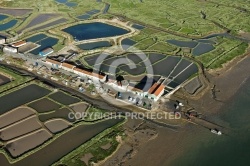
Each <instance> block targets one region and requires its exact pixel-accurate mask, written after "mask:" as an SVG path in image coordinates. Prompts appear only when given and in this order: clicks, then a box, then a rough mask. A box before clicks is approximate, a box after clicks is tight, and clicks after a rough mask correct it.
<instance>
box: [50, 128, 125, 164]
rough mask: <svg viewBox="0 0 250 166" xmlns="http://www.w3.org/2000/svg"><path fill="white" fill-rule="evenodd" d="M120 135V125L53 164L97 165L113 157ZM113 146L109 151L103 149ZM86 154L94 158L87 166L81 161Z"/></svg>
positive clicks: (121, 133) (121, 132)
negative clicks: (117, 138) (103, 147)
mask: <svg viewBox="0 0 250 166" xmlns="http://www.w3.org/2000/svg"><path fill="white" fill-rule="evenodd" d="M118 135H120V136H121V135H123V131H122V128H121V127H120V126H119V124H118V125H117V126H115V127H113V128H112V129H108V130H106V131H104V132H103V133H101V134H99V135H97V136H96V137H95V138H93V139H92V140H91V141H89V142H87V143H85V144H83V145H81V146H80V147H79V148H77V149H76V150H74V151H72V152H71V153H69V154H68V155H66V156H65V157H63V158H62V159H61V160H60V161H58V162H57V163H55V164H53V165H54V166H57V165H79V166H80V165H83V166H87V165H89V164H90V162H95V163H97V162H98V161H101V160H103V159H105V158H106V157H107V156H109V155H111V154H112V153H113V152H114V151H115V150H116V148H117V146H118V144H119V143H118V142H117V140H116V137H117V136H118ZM109 143H110V145H111V147H110V148H109V149H107V150H105V149H102V148H101V146H104V145H106V144H109ZM85 154H91V155H93V157H92V158H91V159H90V160H89V163H88V164H85V163H84V162H83V161H82V160H81V159H82V157H83V156H84V155H85Z"/></svg>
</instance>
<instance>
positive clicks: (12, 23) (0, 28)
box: [0, 20, 17, 31]
mask: <svg viewBox="0 0 250 166" xmlns="http://www.w3.org/2000/svg"><path fill="white" fill-rule="evenodd" d="M16 23H17V20H11V21H9V22H7V23H5V24H1V25H0V31H5V30H7V29H10V28H12V27H14V26H15V25H16Z"/></svg>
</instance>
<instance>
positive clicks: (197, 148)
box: [170, 79, 250, 166]
mask: <svg viewBox="0 0 250 166" xmlns="http://www.w3.org/2000/svg"><path fill="white" fill-rule="evenodd" d="M221 112H222V113H220V114H219V115H218V119H220V121H221V122H223V123H224V124H227V126H228V127H226V128H224V129H222V132H223V131H224V132H226V134H225V135H222V136H217V135H213V134H210V135H211V136H208V137H204V136H205V135H206V136H207V133H201V134H199V135H197V136H195V135H194V138H193V139H194V140H195V142H196V143H192V144H193V146H192V147H190V148H188V149H185V151H184V153H183V155H181V156H180V157H178V158H177V159H176V160H174V161H173V163H171V164H170V165H173V166H175V165H176V166H181V165H192V166H196V165H197V166H199V165H202V166H217V165H218V166H224V165H226V166H236V165H237V166H248V165H249V164H250V121H249V118H250V79H248V80H247V81H246V82H245V83H244V85H243V86H242V87H241V88H240V90H239V91H238V92H237V93H236V94H235V95H234V96H233V97H232V98H231V99H230V100H229V101H227V102H226V104H225V106H224V107H223V108H222V110H221Z"/></svg>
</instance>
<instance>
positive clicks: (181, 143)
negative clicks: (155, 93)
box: [103, 56, 250, 166]
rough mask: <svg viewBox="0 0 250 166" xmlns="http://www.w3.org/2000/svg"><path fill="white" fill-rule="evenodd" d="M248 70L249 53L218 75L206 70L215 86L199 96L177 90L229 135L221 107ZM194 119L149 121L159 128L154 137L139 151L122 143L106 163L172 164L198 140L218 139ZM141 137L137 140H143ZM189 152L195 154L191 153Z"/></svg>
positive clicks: (183, 97) (249, 65) (248, 75)
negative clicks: (172, 123) (173, 123)
mask: <svg viewBox="0 0 250 166" xmlns="http://www.w3.org/2000/svg"><path fill="white" fill-rule="evenodd" d="M248 71H250V57H249V56H246V57H245V58H244V59H242V61H240V62H238V63H235V65H234V66H230V67H228V68H227V70H221V71H220V72H221V73H220V74H219V75H218V74H216V73H215V72H210V73H207V77H208V79H209V81H210V82H211V85H212V84H214V85H215V86H214V88H213V89H209V90H208V91H207V92H206V93H203V95H202V96H201V97H200V98H199V99H195V98H192V96H190V95H188V93H183V89H182V90H180V91H181V92H180V91H179V92H177V94H178V93H181V94H182V100H183V99H184V100H187V101H188V104H189V106H190V107H193V108H194V109H195V110H197V111H199V112H201V113H202V114H203V118H204V119H205V120H206V121H205V123H207V124H209V125H211V126H215V125H217V126H218V125H219V126H221V127H219V126H218V127H219V128H220V129H222V131H223V132H225V135H227V134H230V130H231V129H230V128H229V124H228V122H226V121H224V120H222V119H220V118H219V116H218V115H219V114H220V113H221V108H222V107H223V106H224V105H225V104H227V103H228V102H229V101H230V99H231V98H232V96H234V94H235V93H236V92H237V91H238V90H239V88H240V87H241V86H242V85H243V84H244V82H245V81H246V80H247V79H248V78H249V77H250V74H249V72H248ZM183 94H186V96H183ZM177 96H180V95H177ZM176 98H178V97H176ZM195 123H199V121H198V120H194V123H188V122H187V121H184V120H183V124H184V125H183V126H182V127H181V128H178V129H176V131H173V130H169V129H167V128H163V127H159V126H155V125H154V124H152V123H151V124H149V125H150V126H151V127H153V128H155V131H156V132H157V137H156V138H155V139H152V140H151V141H147V142H145V143H144V144H141V145H140V146H139V148H138V149H139V150H138V151H136V153H133V146H129V145H128V144H124V145H122V146H121V148H120V149H119V150H118V151H117V153H115V154H114V155H113V156H112V157H111V158H110V159H109V160H108V161H107V162H106V163H105V164H103V165H112V164H113V162H112V161H117V162H118V163H120V165H125V166H129V165H145V166H151V165H154V166H162V165H170V164H172V162H173V161H175V160H176V159H178V158H179V157H180V156H181V155H183V154H187V153H188V151H189V149H192V148H193V146H194V145H196V144H197V143H199V144H202V143H204V144H205V143H207V144H212V143H213V142H214V141H216V140H218V138H217V135H213V134H211V132H210V131H209V128H206V126H202V125H199V124H195ZM205 123H202V124H205ZM213 124H215V125H213ZM209 127H210V126H209ZM140 139H142V138H140ZM140 139H139V140H138V142H140ZM125 152H126V153H125ZM123 154H126V156H128V157H127V158H123V160H119V158H118V157H119V156H123ZM131 154H133V155H131ZM188 155H193V154H191V153H190V154H188ZM145 156H147V157H145ZM120 159H121V158H120Z"/></svg>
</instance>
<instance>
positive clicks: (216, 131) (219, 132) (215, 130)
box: [210, 129, 222, 135]
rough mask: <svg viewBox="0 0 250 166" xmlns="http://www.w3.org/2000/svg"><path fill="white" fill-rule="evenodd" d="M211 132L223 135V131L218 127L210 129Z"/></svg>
mask: <svg viewBox="0 0 250 166" xmlns="http://www.w3.org/2000/svg"><path fill="white" fill-rule="evenodd" d="M210 131H211V133H214V134H217V135H222V132H221V131H220V130H217V129H210Z"/></svg>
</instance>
